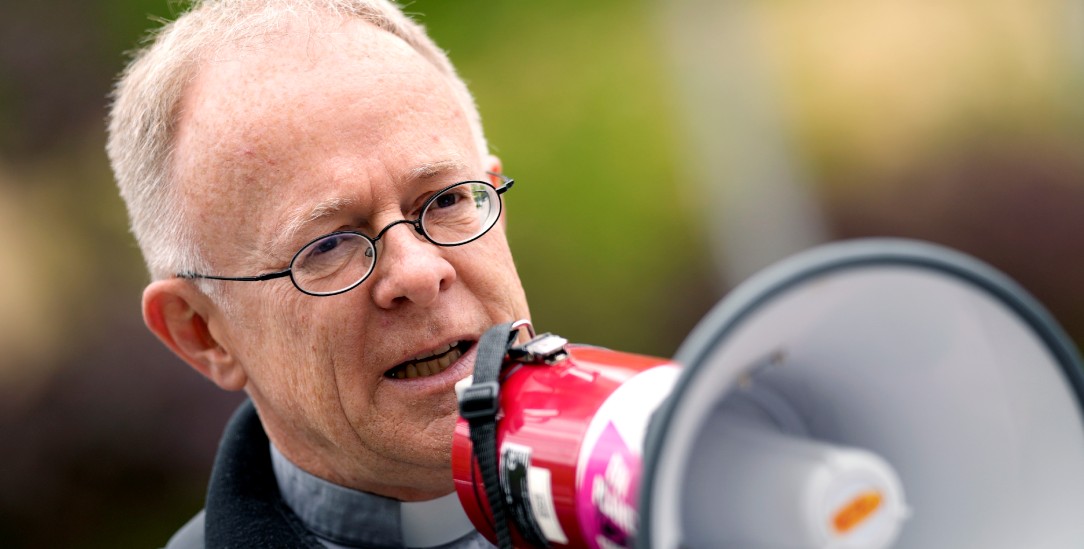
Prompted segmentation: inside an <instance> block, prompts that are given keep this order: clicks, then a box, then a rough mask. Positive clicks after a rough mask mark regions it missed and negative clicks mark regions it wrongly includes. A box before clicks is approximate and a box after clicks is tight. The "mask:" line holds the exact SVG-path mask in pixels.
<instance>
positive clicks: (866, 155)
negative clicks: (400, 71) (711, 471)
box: [0, 0, 1084, 547]
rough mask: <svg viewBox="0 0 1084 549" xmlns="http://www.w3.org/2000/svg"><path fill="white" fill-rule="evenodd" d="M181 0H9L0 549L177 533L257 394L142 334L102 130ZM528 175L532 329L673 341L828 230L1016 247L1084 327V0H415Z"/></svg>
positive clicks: (0, 52)
mask: <svg viewBox="0 0 1084 549" xmlns="http://www.w3.org/2000/svg"><path fill="white" fill-rule="evenodd" d="M177 9H178V8H177V4H176V3H175V2H168V1H165V0H157V1H152V0H100V1H92V2H78V1H75V0H42V1H38V2H5V3H3V5H2V6H0V250H2V251H3V257H5V258H6V261H4V262H3V267H2V268H0V440H2V441H3V443H4V445H5V448H6V450H5V452H4V460H3V464H4V465H3V467H2V468H0V546H3V547H153V546H158V545H161V544H163V543H164V542H165V540H166V539H167V538H168V536H169V535H170V534H171V533H172V532H173V530H174V529H175V528H176V527H177V526H179V525H180V524H181V523H182V522H183V521H184V520H186V519H187V518H188V517H189V516H190V515H191V514H193V513H194V512H195V511H196V510H198V509H199V508H200V506H201V502H202V497H203V490H204V486H205V482H206V478H207V476H208V473H209V470H210V463H211V459H212V456H213V452H214V448H215V445H216V442H217V438H218V436H219V434H220V431H221V428H222V426H223V423H224V421H225V419H226V418H227V417H228V415H229V413H230V412H231V410H232V408H233V406H234V405H235V404H236V402H237V401H238V398H239V396H238V395H233V394H226V393H223V392H222V391H220V390H218V389H217V388H215V387H214V386H213V385H212V384H211V383H209V382H206V381H204V380H203V379H202V378H200V377H199V376H198V375H197V374H196V373H194V372H192V371H191V370H189V369H188V368H187V367H186V366H184V365H183V364H182V363H181V362H180V361H179V360H177V359H175V358H173V357H172V356H171V355H169V353H168V352H166V351H165V350H164V348H162V347H161V346H160V345H159V344H158V343H157V342H156V341H155V340H154V339H153V337H152V336H151V335H149V333H148V332H147V331H146V330H145V328H143V325H142V320H141V318H140V316H139V299H140V291H141V289H142V286H143V284H145V282H146V275H145V272H144V270H143V266H142V261H141V259H140V257H139V253H138V250H137V248H136V246H135V244H134V242H133V240H132V239H131V237H130V236H129V235H128V233H127V227H126V218H125V214H124V211H123V205H122V204H121V201H120V199H119V198H118V197H117V195H116V192H115V190H114V188H113V184H112V180H111V175H110V172H109V168H108V165H107V161H106V159H105V154H104V152H103V147H104V131H103V120H104V116H105V106H106V96H107V94H108V91H109V88H110V85H111V80H112V78H113V76H114V75H115V74H116V73H117V72H119V71H120V70H121V68H122V67H123V65H124V62H125V56H124V55H123V52H124V51H126V50H128V49H130V48H132V47H134V46H135V45H136V44H137V42H138V40H139V38H140V36H141V35H142V34H143V32H144V31H145V30H146V29H148V28H151V27H153V26H154V25H155V24H154V23H153V21H154V20H156V19H157V18H163V17H164V18H172V16H173V15H174V14H175V13H176V11H177ZM407 11H409V12H411V13H414V14H418V17H419V18H420V20H421V21H422V22H423V23H424V24H426V25H427V26H428V28H429V29H430V32H431V34H432V35H433V36H434V37H435V38H436V40H437V42H438V43H440V44H441V45H442V46H443V47H444V48H445V49H447V50H448V51H449V52H450V54H451V57H452V59H453V61H454V62H455V63H456V65H457V66H458V68H459V70H460V72H461V74H462V75H463V76H464V78H465V79H466V80H467V81H468V83H469V84H470V86H471V88H472V90H473V91H474V93H475V95H476V97H477V100H478V103H479V105H480V108H481V111H482V115H483V118H484V121H485V126H486V129H487V133H488V136H489V139H490V142H491V143H492V145H493V147H494V149H495V151H496V153H497V154H498V155H499V156H500V157H501V158H502V160H503V162H504V166H505V170H506V172H507V173H508V174H510V175H512V176H513V177H515V178H516V180H517V182H519V184H518V185H517V187H516V192H515V193H514V194H513V195H511V196H509V200H508V202H509V205H508V211H509V227H510V229H509V231H510V235H511V236H510V238H511V239H512V246H513V250H514V252H515V254H516V257H517V262H518V265H519V268H520V272H521V276H522V279H523V281H524V284H525V286H526V288H527V292H528V297H529V299H530V302H531V308H532V313H533V316H534V321H535V325H536V326H537V327H538V328H540V329H541V330H546V331H554V332H557V333H560V334H562V335H564V336H566V337H569V338H570V339H573V340H575V341H581V342H586V343H593V344H598V345H604V346H609V347H612V348H616V349H622V350H628V351H634V352H640V353H650V354H657V355H663V356H669V355H671V354H673V352H674V350H675V349H676V347H677V346H678V345H679V344H680V342H681V341H682V339H683V338H684V336H685V334H687V333H688V332H689V330H690V329H691V328H692V326H693V325H695V323H696V321H697V320H698V319H699V318H700V317H701V316H702V315H703V314H704V313H705V312H706V311H707V310H708V309H709V308H710V307H711V306H712V305H713V304H714V303H715V302H716V301H717V300H718V299H719V298H720V297H721V296H723V295H725V293H726V291H727V290H728V289H729V288H731V287H732V286H733V285H734V284H736V283H737V282H740V280H741V279H742V278H743V277H745V276H748V275H749V274H751V273H753V272H756V271H757V270H758V269H760V268H763V267H764V266H766V265H767V264H768V263H770V262H772V261H774V260H777V259H780V258H782V257H784V256H786V255H789V254H790V253H794V252H797V251H799V250H801V249H803V248H805V247H808V246H810V245H814V244H817V243H819V242H823V241H827V240H836V239H842V238H851V237H858V236H867V235H893V236H907V237H915V238H922V239H926V240H931V241H934V242H939V243H942V244H946V245H949V246H952V247H954V248H957V249H960V250H962V251H964V252H967V253H970V254H972V255H975V256H977V257H979V258H980V259H982V260H984V261H987V262H989V263H991V264H993V265H994V266H995V267H998V268H1000V269H1002V270H1003V271H1005V272H1006V273H1008V274H1009V275H1010V276H1012V277H1013V278H1015V279H1016V280H1017V281H1018V282H1020V283H1021V284H1022V285H1023V286H1024V287H1026V288H1027V289H1028V290H1030V291H1031V292H1032V293H1033V294H1035V296H1036V297H1038V298H1039V300H1040V301H1042V302H1043V303H1045V304H1046V305H1047V307H1048V308H1049V309H1050V310H1051V312H1052V313H1053V314H1054V316H1055V317H1056V318H1058V319H1059V321H1060V322H1061V323H1062V324H1063V326H1064V327H1065V328H1066V329H1067V330H1068V331H1069V332H1070V334H1071V335H1072V336H1073V337H1074V339H1075V340H1076V341H1077V343H1078V344H1079V343H1080V342H1081V341H1084V282H1082V281H1084V239H1082V237H1081V235H1084V154H1082V152H1084V149H1082V147H1081V146H1082V140H1084V102H1082V101H1081V99H1080V98H1081V97H1084V95H1082V94H1081V92H1082V91H1084V90H1082V88H1084V6H1082V5H1081V3H1080V2H1079V1H1069V0H983V1H978V0H946V1H943V2H914V1H912V0H885V1H881V2H865V1H859V0H818V1H815V2H814V1H811V0H773V1H729V2H727V1H697V0H682V1H677V0H675V1H670V2H666V1H662V0H660V1H657V2H648V1H641V2H627V1H617V0H596V1H595V2H576V1H571V0H553V1H550V2H545V3H541V2H534V3H526V2H503V3H496V2H481V1H477V0H465V1H456V2H451V1H447V0H444V1H439V0H416V1H414V2H413V3H411V4H409V6H408V7H407Z"/></svg>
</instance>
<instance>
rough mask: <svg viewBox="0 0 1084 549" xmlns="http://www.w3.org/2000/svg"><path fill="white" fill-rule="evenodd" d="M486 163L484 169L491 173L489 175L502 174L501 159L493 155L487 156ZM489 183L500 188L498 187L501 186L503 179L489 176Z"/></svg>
mask: <svg viewBox="0 0 1084 549" xmlns="http://www.w3.org/2000/svg"><path fill="white" fill-rule="evenodd" d="M484 163H485V166H484V168H485V170H486V171H487V172H489V173H502V172H501V159H500V158H497V157H496V156H493V155H492V154H487V155H486V157H485V160H484ZM489 182H490V183H492V184H493V185H496V186H498V187H500V186H501V178H499V177H496V176H492V175H491V176H489Z"/></svg>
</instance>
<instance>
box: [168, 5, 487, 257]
mask: <svg viewBox="0 0 1084 549" xmlns="http://www.w3.org/2000/svg"><path fill="white" fill-rule="evenodd" d="M294 30H296V29H293V30H291V32H282V33H271V34H269V35H267V36H266V37H262V38H261V39H260V40H258V41H255V42H245V43H244V44H239V45H235V46H232V47H231V48H227V49H226V50H224V51H222V52H219V53H218V54H217V55H216V56H215V57H214V58H213V59H212V60H210V61H208V62H207V63H206V64H205V66H204V67H203V68H202V69H201V70H200V71H199V72H198V76H197V78H196V79H195V80H194V81H193V82H192V84H191V85H190V88H189V89H188V90H187V91H186V93H185V95H184V98H183V101H182V105H181V107H182V112H181V114H180V116H179V120H180V127H179V128H178V133H177V136H178V137H177V148H176V156H175V167H176V169H177V170H178V174H177V175H178V178H179V180H180V181H182V186H183V187H185V191H184V193H185V195H186V196H185V200H188V201H190V205H191V206H193V207H194V209H195V210H197V212H194V213H197V214H198V215H200V216H203V217H206V218H207V219H206V220H204V221H205V222H207V221H210V220H213V219H220V218H221V217H222V216H226V215H228V216H229V218H230V219H232V220H234V221H235V222H236V223H240V224H247V225H250V226H252V227H253V229H255V230H257V231H259V230H266V229H267V228H266V227H259V226H258V225H259V223H260V222H268V220H269V219H270V218H271V217H275V218H277V219H275V220H274V221H273V222H274V223H282V222H284V219H282V218H283V215H280V214H282V213H283V212H282V211H278V210H283V211H289V212H290V213H289V215H287V216H286V217H287V218H288V219H291V220H293V223H292V226H294V227H298V226H299V225H300V224H302V223H304V222H306V221H307V220H310V219H312V218H314V217H315V218H319V217H322V216H325V215H327V214H326V212H334V211H336V210H337V209H341V208H342V207H344V205H346V204H349V203H350V200H357V198H356V197H353V198H351V197H335V196H333V195H328V196H324V197H311V196H308V197H305V196H291V197H282V196H281V194H280V193H282V192H283V190H284V187H283V186H282V185H283V183H284V182H290V183H291V186H290V187H289V188H290V189H293V192H296V191H297V190H299V189H301V187H298V188H297V189H294V185H293V183H296V182H305V181H308V182H312V183H317V182H326V181H333V180H334V179H336V174H337V170H340V168H343V169H345V170H346V171H347V172H349V171H350V170H353V169H355V168H357V166H355V165H354V163H353V160H349V161H347V162H346V166H339V165H337V162H338V160H337V159H338V158H340V157H356V156H365V155H366V154H368V153H369V152H372V151H376V150H377V149H378V148H383V149H387V146H386V144H384V142H385V141H394V140H395V138H396V136H399V140H400V141H404V140H410V143H405V144H407V145H410V146H413V147H418V146H421V144H420V143H419V142H418V140H419V139H421V138H422V137H423V135H424V134H423V133H419V132H418V130H419V129H420V128H433V130H432V131H433V132H434V135H432V136H428V135H424V138H425V139H426V143H425V144H426V145H427V146H432V145H434V144H435V143H436V141H435V140H439V139H442V138H444V137H447V136H446V135H445V136H443V137H442V136H439V135H437V134H440V133H442V132H443V133H448V132H449V131H451V133H456V134H463V135H467V134H469V131H470V130H469V125H468V123H467V122H466V115H465V114H464V113H463V111H462V108H461V106H460V105H459V104H458V102H457V101H456V100H455V98H454V96H453V94H452V93H451V90H450V86H449V85H448V83H447V81H446V78H445V77H444V76H443V75H442V74H441V73H439V72H437V70H436V69H435V68H434V67H433V66H432V65H431V64H430V63H429V62H428V61H426V60H425V59H424V58H422V57H421V56H420V55H419V54H418V53H417V52H415V51H414V50H413V49H412V48H410V46H408V45H407V44H406V43H405V42H403V41H402V40H400V39H399V38H397V37H395V36H393V35H391V34H389V33H387V32H385V31H382V30H379V29H376V28H375V27H372V26H371V25H369V24H368V23H365V22H363V21H360V20H354V21H351V22H348V23H341V22H337V23H334V24H333V25H331V26H329V27H327V28H324V27H321V28H319V29H317V30H313V29H312V28H310V27H308V26H306V27H305V28H302V29H300V30H299V31H297V32H293V31H294ZM441 90H443V93H442V91H441ZM423 118H424V123H422V119H423ZM434 122H435V123H434ZM449 128H456V129H453V130H449ZM340 149H341V150H340ZM434 149H439V147H434ZM472 150H473V149H472ZM344 151H345V152H344ZM434 152H437V151H434ZM465 152H468V153H469V152H471V151H465ZM467 162H468V160H467V159H465V158H462V157H457V156H455V155H444V156H442V155H441V154H440V153H439V152H437V154H435V155H434V156H432V157H430V158H426V159H422V161H420V162H415V163H412V164H406V165H403V166H399V167H398V169H401V170H403V171H400V172H398V173H395V174H394V177H395V178H397V179H417V178H426V177H431V176H432V175H435V174H439V173H445V172H448V171H456V170H458V171H460V172H462V171H464V170H463V167H464V166H463V165H464V164H466V163H467ZM471 164H473V162H471ZM372 175H373V174H372V173H369V174H365V173H347V176H348V177H344V179H345V178H366V177H371V176H372ZM302 185H303V183H302ZM302 192H304V191H303V190H302ZM269 198H271V200H269ZM314 198H315V199H319V200H324V201H326V203H325V204H322V205H321V204H317V205H316V206H311V205H312V204H313V202H312V200H310V199H314ZM272 210H274V211H273V212H272ZM271 213H273V214H274V215H269V214H271ZM219 230H221V229H219ZM205 236H207V237H211V238H214V237H215V236H216V235H211V234H208V235H205ZM234 236H240V235H234ZM246 244H247V245H254V244H256V242H248V243H246Z"/></svg>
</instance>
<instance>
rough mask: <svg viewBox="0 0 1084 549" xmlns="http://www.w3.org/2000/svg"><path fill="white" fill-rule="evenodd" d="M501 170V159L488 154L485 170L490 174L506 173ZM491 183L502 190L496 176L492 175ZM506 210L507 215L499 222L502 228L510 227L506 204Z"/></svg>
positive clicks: (499, 180)
mask: <svg viewBox="0 0 1084 549" xmlns="http://www.w3.org/2000/svg"><path fill="white" fill-rule="evenodd" d="M501 169H502V168H501V159H500V158H497V157H496V156H493V155H492V154H487V155H486V158H485V170H486V171H487V172H489V173H500V174H503V173H504V172H503V171H501ZM489 183H490V184H491V185H493V186H494V187H497V188H500V186H501V178H499V177H497V176H495V175H491V176H489ZM504 209H505V213H504V214H502V215H501V219H500V221H498V223H500V224H501V227H505V226H507V225H508V222H507V219H508V212H507V210H508V205H507V204H505V206H504Z"/></svg>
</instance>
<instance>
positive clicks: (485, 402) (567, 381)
mask: <svg viewBox="0 0 1084 549" xmlns="http://www.w3.org/2000/svg"><path fill="white" fill-rule="evenodd" d="M504 330H505V334H504V336H503V337H501V338H497V339H503V342H504V345H505V346H504V347H501V348H500V351H499V352H496V353H494V354H495V356H497V357H498V358H497V359H495V361H496V365H495V366H494V367H493V369H492V372H491V373H489V374H486V373H485V372H481V371H480V370H479V369H481V368H482V362H484V361H482V360H481V358H480V359H479V365H478V366H477V367H476V372H475V379H474V380H473V383H474V385H469V384H470V383H471V382H470V381H467V382H465V383H463V384H462V386H461V387H460V388H459V390H460V393H461V394H460V397H461V399H460V400H461V410H462V412H463V415H464V416H465V417H467V418H469V419H463V420H461V421H460V423H459V425H458V426H457V430H456V436H455V440H454V443H453V470H454V474H455V481H456V489H457V491H458V493H459V497H460V501H461V503H462V504H463V506H464V509H465V510H466V511H467V514H468V515H469V516H470V517H471V519H472V521H473V522H474V523H475V525H476V526H477V527H478V529H479V530H480V531H481V532H482V533H483V534H485V535H486V536H487V537H489V539H490V540H492V541H494V542H495V543H498V545H500V546H503V547H511V546H516V547H554V548H564V547H588V548H597V549H610V548H616V547H628V548H631V547H639V548H658V549H676V548H707V549H714V548H729V547H735V548H758V549H759V548H764V549H767V548H773V549H799V548H801V549H805V548H809V549H813V548H823V549H883V548H888V547H893V548H897V549H929V548H940V547H945V548H971V547H975V548H983V549H1017V548H1022V547H1029V548H1031V547H1042V548H1052V549H1062V548H1064V549H1072V548H1079V547H1084V408H1082V403H1084V369H1082V367H1081V361H1080V357H1079V354H1078V353H1077V351H1076V349H1075V348H1074V347H1073V346H1072V344H1071V343H1070V342H1069V340H1068V338H1067V337H1066V336H1065V334H1064V333H1063V332H1062V330H1061V329H1060V328H1059V327H1058V326H1057V324H1056V323H1055V322H1054V321H1053V320H1052V319H1051V318H1050V317H1049V315H1048V314H1047V313H1046V312H1045V311H1044V310H1043V309H1042V308H1041V307H1040V306H1039V305H1038V304H1037V303H1036V302H1035V301H1034V300H1033V299H1032V298H1030V297H1029V296H1028V295H1027V294H1026V293H1025V292H1024V291H1023V290H1022V289H1020V288H1019V287H1018V286H1016V285H1015V284H1014V283H1013V282H1011V281H1010V280H1009V279H1008V278H1006V277H1005V276H1003V275H1001V274H1000V273H998V272H996V271H995V270H993V269H992V268H990V267H988V266H986V265H984V264H981V263H979V262H978V261H976V260H974V259H971V258H969V257H966V256H964V255H962V254H959V253H956V252H953V251H950V250H947V249H944V248H940V247H937V246H933V245H929V244H924V243H918V242H912V241H903V240H885V239H877V240H861V241H854V242H846V243H841V244H833V245H829V246H825V247H822V248H818V249H815V250H812V251H809V252H806V253H803V254H799V255H797V256H795V257H793V258H790V259H788V260H786V261H784V262H782V263H780V264H778V265H776V266H774V267H772V268H770V269H767V270H765V271H764V272H762V273H760V274H758V275H757V276H755V277H753V278H752V279H750V280H749V281H747V282H746V283H744V284H742V285H741V286H739V287H738V288H737V289H736V290H735V291H734V292H732V293H731V294H730V295H729V296H727V297H726V299H724V300H723V301H722V302H721V303H720V304H719V305H717V306H716V308H715V309H714V310H713V311H712V312H711V313H710V314H709V315H707V317H705V319H704V320H703V321H701V323H700V324H699V325H698V326H697V327H696V329H695V330H694V331H693V332H692V334H690V336H689V337H688V338H687V339H686V341H685V343H684V344H683V345H682V346H681V348H680V349H679V351H678V353H677V356H676V358H675V361H674V362H670V361H666V360H662V359H653V358H649V357H641V356H637V355H629V354H625V353H617V352H614V351H607V350H602V349H597V348H592V347H583V346H574V345H566V344H565V342H564V341H563V340H561V339H560V338H555V336H551V335H548V334H546V335H544V336H539V337H537V338H535V339H533V340H532V341H531V343H528V344H526V345H520V346H517V345H513V344H512V343H510V341H511V339H512V338H511V337H510V336H509V333H508V330H509V327H504ZM483 339H485V338H483ZM505 349H508V353H507V355H505V353H504V350H505ZM481 355H482V353H481V352H480V357H481ZM675 363H676V364H680V365H681V366H680V367H679V366H677V365H675ZM479 376H481V378H482V379H479ZM487 376H489V377H487ZM483 434H486V436H483ZM472 439H473V440H472Z"/></svg>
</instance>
